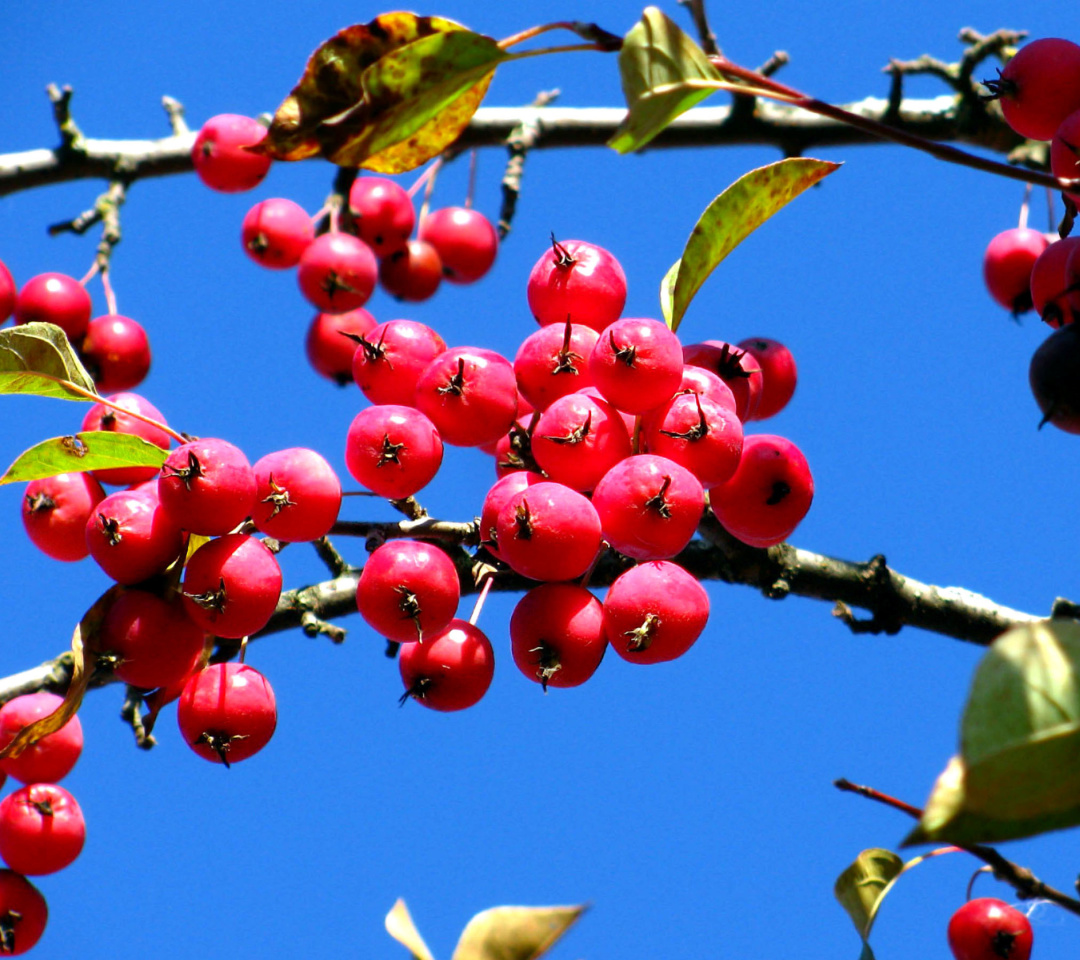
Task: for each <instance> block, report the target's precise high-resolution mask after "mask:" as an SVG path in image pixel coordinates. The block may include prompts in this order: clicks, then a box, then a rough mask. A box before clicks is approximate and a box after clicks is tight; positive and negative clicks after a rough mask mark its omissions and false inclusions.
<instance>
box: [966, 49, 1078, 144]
mask: <svg viewBox="0 0 1080 960" xmlns="http://www.w3.org/2000/svg"><path fill="white" fill-rule="evenodd" d="M983 85H984V86H985V87H987V88H988V89H989V90H990V91H991V93H992V94H993V95H994V97H995V98H996V99H998V100H999V101H1000V103H1001V112H1002V113H1003V114H1004V115H1005V122H1006V123H1008V124H1009V126H1010V127H1012V128H1013V130H1015V131H1016V132H1017V133H1018V134H1020V136H1022V137H1027V138H1028V139H1029V140H1049V139H1050V138H1051V137H1052V136H1053V135H1054V132H1055V131H1056V130H1057V128H1058V127H1059V126H1060V125H1061V122H1062V121H1063V120H1064V119H1065V118H1066V117H1067V116H1068V115H1069V114H1070V113H1072V112H1073V111H1075V110H1080V46H1077V45H1076V44H1075V43H1073V42H1072V41H1070V40H1061V39H1058V38H1056V37H1045V38H1043V39H1041V40H1032V41H1031V43H1029V44H1027V46H1024V47H1021V48H1020V50H1019V51H1018V52H1017V54H1016V56H1014V57H1013V58H1012V59H1011V60H1010V61H1009V62H1008V63H1007V64H1005V67H1004V69H1002V70H1001V71H1000V76H999V77H998V79H997V80H984V81H983Z"/></svg>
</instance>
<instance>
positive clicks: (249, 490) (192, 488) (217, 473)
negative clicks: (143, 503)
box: [157, 437, 256, 537]
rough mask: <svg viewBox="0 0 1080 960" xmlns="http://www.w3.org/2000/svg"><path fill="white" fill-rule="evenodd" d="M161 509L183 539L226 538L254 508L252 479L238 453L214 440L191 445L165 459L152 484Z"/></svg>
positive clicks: (252, 474) (192, 442)
mask: <svg viewBox="0 0 1080 960" xmlns="http://www.w3.org/2000/svg"><path fill="white" fill-rule="evenodd" d="M157 489H158V496H159V497H160V498H161V506H162V508H163V509H164V510H165V512H166V513H167V514H168V515H169V517H170V518H171V519H172V520H173V522H174V523H175V524H176V525H177V526H178V527H180V528H181V529H183V530H187V531H188V532H189V533H198V534H202V535H204V536H208V537H214V536H218V535H220V534H222V533H228V532H229V531H230V530H232V529H233V528H234V527H236V526H237V525H238V524H239V523H241V522H242V521H243V520H245V519H246V518H247V517H248V515H249V514H250V513H251V510H252V507H253V506H254V505H255V489H256V485H255V473H254V471H253V470H252V469H251V464H250V463H248V459H247V457H245V456H244V453H243V451H241V450H240V449H239V448H238V447H236V446H234V445H233V444H231V443H229V442H228V441H227V440H221V439H218V438H216V437H206V438H203V439H201V440H191V441H189V442H188V443H185V444H182V445H181V446H179V447H177V448H176V449H175V450H173V452H172V453H170V454H169V456H168V458H167V459H166V460H165V463H164V464H163V465H162V468H161V476H160V477H159V478H158V482H157Z"/></svg>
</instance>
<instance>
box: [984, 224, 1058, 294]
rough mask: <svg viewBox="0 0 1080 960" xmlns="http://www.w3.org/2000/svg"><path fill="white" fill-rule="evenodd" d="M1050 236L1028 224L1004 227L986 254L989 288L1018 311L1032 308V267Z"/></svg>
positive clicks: (985, 265) (985, 277)
mask: <svg viewBox="0 0 1080 960" xmlns="http://www.w3.org/2000/svg"><path fill="white" fill-rule="evenodd" d="M1048 242H1049V241H1047V239H1046V235H1045V234H1042V233H1040V232H1039V231H1038V230H1029V229H1028V228H1027V227H1012V228H1011V229H1009V230H1003V231H1002V232H1001V233H999V234H998V235H997V236H996V237H994V238H993V240H991V241H990V243H989V245H988V246H987V248H986V253H985V254H984V255H983V280H984V281H985V282H986V289H987V290H989V291H990V296H991V297H993V298H994V300H995V301H997V302H998V303H999V304H1001V306H1003V307H1004V308H1005V309H1006V310H1011V311H1012V312H1013V313H1014V314H1021V313H1026V312H1027V311H1028V310H1030V309H1031V307H1032V303H1031V268H1032V267H1033V266H1034V265H1035V261H1036V260H1038V259H1039V254H1041V253H1042V252H1043V251H1044V250H1045V249H1046V246H1047V243H1048Z"/></svg>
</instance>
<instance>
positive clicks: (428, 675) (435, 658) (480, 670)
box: [398, 620, 495, 711]
mask: <svg viewBox="0 0 1080 960" xmlns="http://www.w3.org/2000/svg"><path fill="white" fill-rule="evenodd" d="M398 668H399V669H400V671H401V680H402V683H404V684H405V692H404V693H403V694H402V695H401V700H400V702H401V703H404V702H405V701H406V700H408V699H409V697H412V698H413V699H414V700H416V701H417V702H418V703H421V704H423V705H424V706H425V707H429V708H431V709H432V710H444V711H450V710H464V709H466V708H467V707H471V706H473V705H474V704H475V703H478V702H479V701H480V699H481V698H482V697H483V696H484V694H485V693H487V691H488V687H490V686H491V680H492V677H493V676H494V675H495V653H494V651H493V650H492V649H491V641H490V640H488V638H487V636H485V634H484V632H483V631H482V630H481V629H480V628H479V627H477V626H476V625H475V624H472V623H469V622H468V621H467V620H451V621H450V624H449V626H447V627H446V629H445V630H443V631H441V632H440V633H437V634H435V635H434V636H432V637H429V638H425V640H424V642H423V643H409V644H405V645H404V646H402V648H401V652H400V653H399V654H398Z"/></svg>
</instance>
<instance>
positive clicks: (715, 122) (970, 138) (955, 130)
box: [0, 95, 1023, 196]
mask: <svg viewBox="0 0 1080 960" xmlns="http://www.w3.org/2000/svg"><path fill="white" fill-rule="evenodd" d="M958 103H959V100H958V98H957V97H955V96H951V95H948V96H940V97H935V98H933V99H927V100H916V99H908V100H903V101H901V103H900V107H899V110H898V111H897V112H896V113H895V114H891V113H890V114H889V116H888V117H886V114H887V113H888V112H889V102H888V100H887V99H882V98H878V97H867V98H866V99H864V100H860V101H858V102H856V103H851V104H847V105H846V106H845V107H844V109H845V110H848V111H850V112H852V113H855V114H857V115H859V116H862V117H867V118H870V119H873V120H879V121H886V120H887V121H888V122H889V123H890V124H891V125H893V126H895V127H897V128H899V129H901V130H905V131H908V132H910V133H913V134H918V135H919V136H922V137H926V138H928V139H930V140H936V141H943V142H944V141H949V142H956V143H965V144H968V145H971V146H977V147H982V148H984V149H987V150H991V151H993V152H995V153H1000V154H1007V153H1008V152H1009V151H1010V150H1012V149H1013V148H1015V147H1017V146H1019V145H1020V144H1021V143H1022V142H1023V140H1022V139H1021V138H1020V137H1018V136H1017V135H1016V134H1015V133H1013V132H1012V131H1011V130H1010V129H1009V128H1008V127H1007V126H1006V125H1005V123H1004V122H1003V121H1002V120H1001V119H1000V118H998V117H997V116H996V115H995V114H994V113H993V112H990V111H981V112H977V113H973V112H971V111H969V110H965V111H960V110H959V109H958ZM178 108H179V106H178V105H177V109H178ZM625 116H626V111H625V110H624V109H623V108H621V107H586V108H572V107H547V108H545V109H544V111H543V115H542V116H541V118H540V125H541V132H540V135H539V136H538V137H537V138H536V141H535V143H533V144H532V146H531V149H534V150H541V149H549V148H565V147H590V146H591V147H599V146H603V145H604V144H605V143H606V142H607V140H608V139H609V138H610V137H611V135H612V134H613V133H614V132H615V129H616V128H617V127H618V126H619V124H620V123H622V121H623V119H624V118H625ZM534 117H535V111H534V108H531V107H525V108H507V107H481V108H480V109H479V110H478V111H477V112H476V115H475V116H474V117H473V120H472V122H471V123H470V124H469V126H468V128H467V129H466V130H465V133H464V134H463V136H462V138H461V139H460V140H459V141H458V143H457V144H456V146H457V147H460V148H461V149H468V148H470V147H484V146H503V145H504V144H505V143H506V141H507V139H508V138H509V137H510V136H511V134H513V133H514V131H515V130H516V129H518V128H519V127H520V126H521V124H522V123H523V122H528V121H531V120H532V119H533V118H534ZM194 142H195V134H194V133H192V132H181V133H178V134H174V135H173V136H169V137H164V138H162V139H159V140H99V139H95V138H92V137H80V138H79V139H78V141H77V146H76V147H75V148H72V147H70V146H67V147H59V148H56V149H52V150H50V149H38V150H26V151H22V152H19V153H7V154H0V196H4V195H7V194H11V193H16V192H18V191H20V190H28V189H31V188H33V187H41V186H46V185H49V184H55V183H64V182H68V181H71V180H83V179H104V180H110V179H114V178H115V177H116V175H117V170H122V171H123V177H124V179H125V180H126V181H127V182H128V183H131V182H133V181H135V180H140V179H144V178H147V177H162V176H169V175H172V174H177V173H187V172H189V171H190V170H192V169H193V168H192V162H191V147H192V144H193V143H194ZM880 142H881V141H880V140H879V139H878V138H877V137H874V136H873V135H871V134H870V133H868V132H866V131H863V130H857V129H854V128H853V127H851V126H849V125H847V124H844V123H841V122H839V121H836V120H832V119H829V118H827V117H821V116H815V115H813V114H811V113H807V112H806V111H804V110H800V109H798V108H796V107H791V106H788V105H786V104H775V103H766V102H759V103H758V104H757V107H756V109H755V110H754V111H753V113H752V114H751V115H749V116H746V115H743V114H742V113H741V112H738V111H736V112H735V113H733V112H732V110H731V108H730V107H698V108H696V109H694V110H691V111H689V112H687V113H685V114H683V115H682V116H681V117H679V118H678V119H677V120H676V121H675V122H674V123H673V124H672V125H671V126H670V127H669V128H668V129H667V130H665V131H664V132H663V133H661V134H660V136H658V137H657V138H656V139H655V140H653V141H652V142H651V143H650V144H649V149H650V150H652V149H659V148H668V147H706V146H713V147H722V146H735V145H741V144H761V145H767V146H774V147H776V148H777V149H779V150H781V151H783V152H784V153H785V154H788V155H797V154H799V153H802V152H804V151H805V150H807V149H810V148H813V147H827V146H839V145H847V144H867V143H880Z"/></svg>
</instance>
